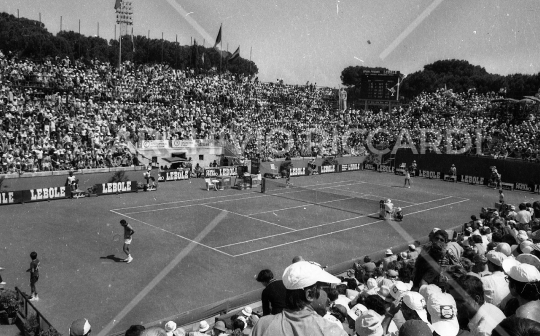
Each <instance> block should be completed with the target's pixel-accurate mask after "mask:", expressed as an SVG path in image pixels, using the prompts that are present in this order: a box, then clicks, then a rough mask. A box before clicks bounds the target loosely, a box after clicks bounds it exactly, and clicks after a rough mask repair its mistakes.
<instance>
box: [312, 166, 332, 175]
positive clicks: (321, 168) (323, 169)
mask: <svg viewBox="0 0 540 336" xmlns="http://www.w3.org/2000/svg"><path fill="white" fill-rule="evenodd" d="M317 168H318V169H319V174H329V173H335V172H337V169H336V168H337V165H330V166H319V167H317Z"/></svg>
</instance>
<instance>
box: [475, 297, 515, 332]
mask: <svg viewBox="0 0 540 336" xmlns="http://www.w3.org/2000/svg"><path fill="white" fill-rule="evenodd" d="M505 318H506V316H504V314H503V312H502V311H501V310H500V309H499V308H497V307H495V306H494V305H492V304H491V303H487V302H486V303H484V304H483V305H482V306H481V307H480V309H478V311H477V312H476V315H474V316H473V318H472V319H471V320H470V321H469V324H468V326H469V330H470V331H471V334H472V335H474V336H490V335H491V332H492V331H493V329H495V327H496V326H497V325H498V324H499V323H501V321H502V320H504V319H505Z"/></svg>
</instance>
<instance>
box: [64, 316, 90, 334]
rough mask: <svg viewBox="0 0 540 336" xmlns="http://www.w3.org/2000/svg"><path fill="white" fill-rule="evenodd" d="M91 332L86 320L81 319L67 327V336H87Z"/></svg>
mask: <svg viewBox="0 0 540 336" xmlns="http://www.w3.org/2000/svg"><path fill="white" fill-rule="evenodd" d="M91 331H92V327H91V326H90V322H88V320H87V319H85V318H81V319H78V320H75V321H73V322H72V323H71V326H70V327H69V336H87V335H89V334H90V332H91Z"/></svg>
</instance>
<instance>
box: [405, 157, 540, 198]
mask: <svg viewBox="0 0 540 336" xmlns="http://www.w3.org/2000/svg"><path fill="white" fill-rule="evenodd" d="M413 160H416V162H417V164H418V176H421V177H427V178H437V179H439V178H442V177H444V174H443V173H441V172H448V171H449V169H450V167H451V166H452V165H455V167H456V169H457V180H458V182H462V183H469V184H477V185H489V184H490V183H489V182H490V179H491V171H492V169H491V168H492V167H496V168H497V171H498V173H499V174H500V175H501V186H500V187H501V188H503V189H505V190H511V189H515V190H521V191H527V192H537V190H538V189H537V185H540V169H538V168H539V167H540V165H539V164H538V163H535V162H527V161H522V160H501V159H494V158H490V157H487V156H467V155H452V154H433V153H429V154H413V153H412V151H411V150H403V149H400V150H398V151H397V153H396V160H395V162H396V165H400V164H402V163H406V164H411V162H412V161H413Z"/></svg>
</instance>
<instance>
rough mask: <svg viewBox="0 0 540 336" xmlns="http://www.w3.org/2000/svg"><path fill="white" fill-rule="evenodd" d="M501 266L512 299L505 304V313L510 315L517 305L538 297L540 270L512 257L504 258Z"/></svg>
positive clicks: (539, 295) (539, 291) (539, 297)
mask: <svg viewBox="0 0 540 336" xmlns="http://www.w3.org/2000/svg"><path fill="white" fill-rule="evenodd" d="M502 267H503V270H504V272H505V273H506V274H507V275H508V287H509V288H510V294H511V295H512V297H513V299H510V300H508V302H507V303H506V305H505V313H506V314H507V315H508V316H510V315H513V314H514V313H515V311H516V310H517V308H518V307H519V306H522V305H524V304H526V303H527V302H530V301H535V300H538V299H540V294H539V293H540V283H539V281H540V272H539V271H538V269H537V268H536V267H534V266H532V265H529V264H524V263H521V262H519V261H518V260H516V259H514V258H506V259H505V260H504V261H503V263H502Z"/></svg>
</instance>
